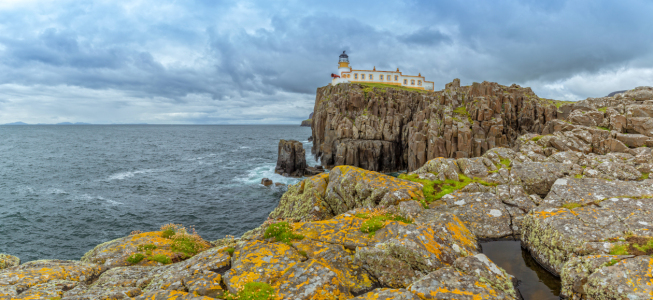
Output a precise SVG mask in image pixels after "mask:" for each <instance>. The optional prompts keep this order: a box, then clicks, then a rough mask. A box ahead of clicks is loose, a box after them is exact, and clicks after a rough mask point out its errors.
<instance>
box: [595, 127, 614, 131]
mask: <svg viewBox="0 0 653 300" xmlns="http://www.w3.org/2000/svg"><path fill="white" fill-rule="evenodd" d="M596 128H598V129H602V130H607V131H612V130H610V128H608V127H603V126H596Z"/></svg>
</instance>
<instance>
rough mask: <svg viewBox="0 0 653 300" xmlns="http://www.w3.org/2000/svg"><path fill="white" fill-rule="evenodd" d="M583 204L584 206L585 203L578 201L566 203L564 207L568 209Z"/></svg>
mask: <svg viewBox="0 0 653 300" xmlns="http://www.w3.org/2000/svg"><path fill="white" fill-rule="evenodd" d="M581 206H583V205H581V204H578V203H565V204H563V205H562V207H563V208H566V209H574V208H578V207H581Z"/></svg>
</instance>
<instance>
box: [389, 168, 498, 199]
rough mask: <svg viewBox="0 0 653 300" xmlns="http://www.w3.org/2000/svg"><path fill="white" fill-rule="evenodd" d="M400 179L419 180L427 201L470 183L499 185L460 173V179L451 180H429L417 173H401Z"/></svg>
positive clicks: (440, 197) (439, 197)
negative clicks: (421, 177)
mask: <svg viewBox="0 0 653 300" xmlns="http://www.w3.org/2000/svg"><path fill="white" fill-rule="evenodd" d="M399 178H400V179H405V180H409V181H413V182H419V183H421V184H422V186H424V187H423V188H422V192H423V193H424V198H425V201H426V203H431V202H433V201H436V200H440V199H442V197H444V195H447V194H451V193H453V192H455V191H457V190H460V189H462V188H464V187H466V186H467V185H469V184H470V183H479V184H482V185H485V186H497V184H496V183H490V182H487V181H484V180H482V179H479V178H469V177H467V176H465V175H462V174H460V175H458V180H459V181H455V180H450V179H447V180H445V181H441V180H433V181H431V180H427V179H420V178H419V175H417V174H412V175H408V174H401V175H399Z"/></svg>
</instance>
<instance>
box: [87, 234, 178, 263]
mask: <svg viewBox="0 0 653 300" xmlns="http://www.w3.org/2000/svg"><path fill="white" fill-rule="evenodd" d="M148 244H149V245H155V246H156V249H154V250H153V252H152V255H159V254H162V255H165V256H167V257H169V258H171V259H172V260H173V261H175V260H177V259H175V258H176V256H177V255H176V253H175V252H173V251H172V250H171V247H172V244H173V240H171V239H167V238H163V237H162V232H161V231H152V232H144V233H139V234H133V235H129V236H126V237H122V238H118V239H115V240H112V241H108V242H105V243H102V244H100V245H97V246H95V248H93V249H92V250H90V251H88V252H86V254H84V256H83V257H82V259H81V260H82V261H83V262H90V263H96V264H100V265H103V266H106V267H109V268H113V267H122V266H129V265H131V264H130V263H129V262H127V258H128V257H129V256H130V255H132V254H133V253H136V252H137V250H138V246H141V245H148ZM139 264H140V265H149V266H156V265H158V264H159V263H157V262H155V261H149V260H147V259H144V260H142V261H141V262H140V263H139Z"/></svg>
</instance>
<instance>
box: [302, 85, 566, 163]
mask: <svg viewBox="0 0 653 300" xmlns="http://www.w3.org/2000/svg"><path fill="white" fill-rule="evenodd" d="M556 104H557V105H558V106H559V105H560V104H562V103H561V102H556V101H553V100H547V99H542V98H539V97H538V96H537V95H535V93H533V91H532V90H531V89H530V88H522V87H520V86H518V85H515V84H513V85H512V86H503V85H500V84H497V83H493V82H483V83H474V84H472V85H470V86H460V81H459V80H458V79H456V80H454V81H453V82H452V83H449V84H447V85H446V88H445V90H442V91H436V92H428V91H420V90H411V89H406V88H398V87H393V86H389V85H381V84H339V85H336V86H331V85H329V86H325V87H321V88H318V90H317V95H316V98H315V108H314V114H315V115H314V116H313V130H312V135H313V139H314V145H315V146H314V147H313V150H312V151H313V154H314V155H315V156H316V157H317V158H319V159H321V161H322V165H323V166H324V167H329V168H330V167H333V166H338V165H352V166H357V167H361V168H364V169H368V170H373V171H381V172H391V171H397V170H406V169H407V170H409V171H412V170H415V169H417V168H419V167H420V166H422V165H423V164H424V163H426V162H427V161H428V160H430V159H433V158H436V157H446V158H466V157H477V156H480V155H482V154H483V153H485V152H486V151H487V150H489V149H491V148H494V147H512V146H513V145H514V142H515V140H516V139H517V137H518V136H519V135H521V134H524V133H529V132H532V133H541V132H542V130H543V128H544V125H545V124H546V122H548V121H551V120H553V119H555V118H556V117H557V116H558V110H557V107H556Z"/></svg>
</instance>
